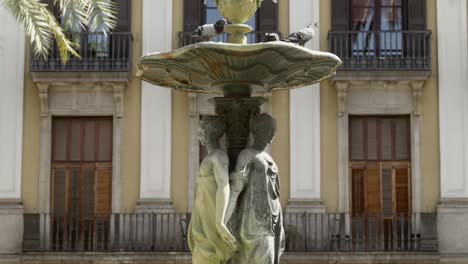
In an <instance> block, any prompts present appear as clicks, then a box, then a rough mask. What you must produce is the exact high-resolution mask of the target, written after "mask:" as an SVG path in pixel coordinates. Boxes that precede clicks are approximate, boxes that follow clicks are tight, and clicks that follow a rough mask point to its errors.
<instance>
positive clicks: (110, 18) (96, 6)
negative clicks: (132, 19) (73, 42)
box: [82, 0, 118, 33]
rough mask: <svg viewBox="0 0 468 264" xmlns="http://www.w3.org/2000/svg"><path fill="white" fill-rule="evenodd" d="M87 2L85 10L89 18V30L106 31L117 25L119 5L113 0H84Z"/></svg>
mask: <svg viewBox="0 0 468 264" xmlns="http://www.w3.org/2000/svg"><path fill="white" fill-rule="evenodd" d="M82 1H83V2H85V6H86V8H85V10H86V15H87V18H88V23H87V24H88V30H89V31H91V32H95V31H102V32H104V33H106V32H108V31H110V30H111V29H113V28H115V27H116V25H117V22H116V20H117V13H118V10H117V6H116V4H115V3H114V2H113V1H112V0H82Z"/></svg>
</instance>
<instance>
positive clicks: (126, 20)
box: [114, 0, 132, 32]
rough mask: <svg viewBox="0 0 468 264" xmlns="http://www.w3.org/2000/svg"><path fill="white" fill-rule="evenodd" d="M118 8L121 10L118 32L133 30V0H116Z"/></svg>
mask: <svg viewBox="0 0 468 264" xmlns="http://www.w3.org/2000/svg"><path fill="white" fill-rule="evenodd" d="M116 2H117V8H118V10H119V13H118V16H117V27H116V28H115V30H114V31H116V32H131V31H132V30H131V20H132V19H131V14H132V1H131V0H116Z"/></svg>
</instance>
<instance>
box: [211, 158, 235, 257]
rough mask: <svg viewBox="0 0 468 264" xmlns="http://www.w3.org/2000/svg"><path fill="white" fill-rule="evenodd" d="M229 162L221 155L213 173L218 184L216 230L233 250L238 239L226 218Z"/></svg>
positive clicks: (215, 162) (217, 159)
mask: <svg viewBox="0 0 468 264" xmlns="http://www.w3.org/2000/svg"><path fill="white" fill-rule="evenodd" d="M228 166H229V160H228V157H227V156H225V155H219V156H217V158H216V159H215V160H214V162H213V171H214V176H215V180H216V184H217V189H216V229H217V230H218V232H219V234H220V235H221V237H222V238H223V239H224V241H225V242H226V243H228V245H230V247H231V248H233V249H235V248H236V247H237V244H236V239H235V238H234V236H233V235H232V234H231V232H229V230H228V229H227V227H226V222H227V221H225V216H226V210H227V206H228V199H229V172H228Z"/></svg>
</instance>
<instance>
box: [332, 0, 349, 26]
mask: <svg viewBox="0 0 468 264" xmlns="http://www.w3.org/2000/svg"><path fill="white" fill-rule="evenodd" d="M349 2H350V0H332V30H349V13H350V12H349Z"/></svg>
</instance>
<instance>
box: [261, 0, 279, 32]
mask: <svg viewBox="0 0 468 264" xmlns="http://www.w3.org/2000/svg"><path fill="white" fill-rule="evenodd" d="M257 19H258V23H257V24H258V28H257V30H258V31H263V32H277V31H278V4H276V3H274V2H273V1H270V0H268V1H263V2H262V5H261V6H260V9H259V10H258V17H257Z"/></svg>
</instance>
